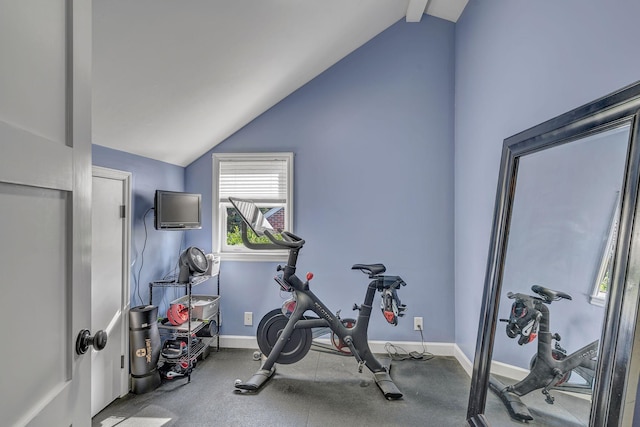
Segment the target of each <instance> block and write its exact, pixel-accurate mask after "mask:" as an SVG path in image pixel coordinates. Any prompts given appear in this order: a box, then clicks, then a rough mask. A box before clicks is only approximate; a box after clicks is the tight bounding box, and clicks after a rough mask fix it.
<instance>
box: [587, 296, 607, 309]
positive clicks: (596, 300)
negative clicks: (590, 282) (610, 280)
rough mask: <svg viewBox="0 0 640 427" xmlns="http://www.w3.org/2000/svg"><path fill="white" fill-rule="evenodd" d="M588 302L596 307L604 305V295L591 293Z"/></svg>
mask: <svg viewBox="0 0 640 427" xmlns="http://www.w3.org/2000/svg"><path fill="white" fill-rule="evenodd" d="M589 302H590V303H591V304H592V305H597V306H598V307H604V305H605V298H604V297H600V296H595V295H592V296H591V297H589Z"/></svg>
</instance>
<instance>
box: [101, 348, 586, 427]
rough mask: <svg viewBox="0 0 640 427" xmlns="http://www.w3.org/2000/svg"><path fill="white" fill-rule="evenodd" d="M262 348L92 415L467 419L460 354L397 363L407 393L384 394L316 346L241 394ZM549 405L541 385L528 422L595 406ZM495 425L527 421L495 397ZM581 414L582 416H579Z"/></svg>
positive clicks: (386, 422)
mask: <svg viewBox="0 0 640 427" xmlns="http://www.w3.org/2000/svg"><path fill="white" fill-rule="evenodd" d="M252 356H253V350H243V349H221V350H220V351H218V352H216V351H213V350H212V351H211V352H210V353H209V355H208V357H207V358H206V359H205V360H202V361H199V362H198V364H197V366H196V368H195V370H194V371H193V373H192V375H191V382H187V381H186V379H174V380H172V381H164V382H163V383H162V385H161V386H160V387H158V388H157V389H156V390H154V391H151V392H149V393H145V394H141V395H135V394H132V393H130V394H129V395H127V396H125V397H124V398H121V399H117V400H116V401H114V402H113V403H112V404H111V405H109V406H108V407H107V408H105V409H104V410H103V411H102V412H100V413H99V414H98V415H96V416H95V417H94V419H93V426H99V427H115V426H118V427H161V426H162V427H169V426H186V427H190V426H240V427H243V426H265V427H266V426H278V427H287V426H292V427H294V426H295V427H300V426H307V427H314V426H318V427H320V426H322V427H324V426H338V425H345V426H350V427H359V426H363V427H364V426H367V427H368V426H427V427H431V426H434V427H449V426H463V425H466V422H465V419H466V412H467V403H468V400H469V388H470V384H471V380H470V378H469V376H468V375H467V374H466V373H465V371H464V370H463V369H462V367H461V366H460V364H459V363H458V362H457V361H456V360H455V358H453V357H441V356H439V357H433V358H431V359H429V360H415V359H408V360H394V361H393V363H392V365H391V377H392V378H393V380H394V382H395V383H396V385H397V386H398V388H399V389H400V390H401V391H402V392H403V393H404V396H403V398H402V399H400V400H395V401H388V400H386V399H385V398H384V396H383V395H382V393H381V392H380V390H379V389H378V387H377V385H376V383H375V382H374V380H373V375H372V374H371V372H369V371H368V370H367V369H366V368H364V370H363V372H362V373H358V368H357V363H356V361H355V359H354V358H353V357H351V356H341V355H336V354H332V353H327V352H325V351H313V350H312V351H310V352H309V354H307V355H306V356H305V357H304V358H303V359H302V360H301V361H299V362H297V363H294V364H290V365H277V371H276V374H275V375H274V376H273V377H272V378H271V379H270V380H269V381H267V383H266V384H265V385H264V386H263V387H262V389H261V390H260V391H259V392H258V393H254V394H241V393H237V392H236V391H235V388H234V381H235V379H236V378H240V379H242V380H247V379H249V377H251V375H252V374H253V373H254V372H255V371H256V370H258V369H259V367H260V362H259V361H254V360H253V357H252ZM555 395H556V404H554V405H548V404H546V403H545V402H544V396H542V395H541V394H540V392H539V391H537V392H532V393H530V394H529V395H527V396H524V397H523V398H522V400H523V402H525V403H526V404H527V406H528V407H529V410H530V411H531V413H532V415H533V416H534V417H535V419H534V420H533V421H531V422H529V423H527V424H525V425H527V426H528V427H534V426H563V427H573V426H584V425H587V424H588V418H589V403H588V401H585V400H583V399H577V398H574V397H572V396H566V395H563V394H562V393H555ZM485 413H486V414H487V416H488V418H489V420H490V422H491V425H492V427H503V426H504V427H511V426H521V425H523V423H521V422H517V421H513V420H512V419H511V418H510V417H509V415H508V412H507V411H506V409H505V407H504V405H503V404H502V402H501V401H500V399H499V398H498V397H497V396H496V395H495V394H493V393H492V392H489V393H488V396H487V406H486V411H485ZM576 414H577V415H576Z"/></svg>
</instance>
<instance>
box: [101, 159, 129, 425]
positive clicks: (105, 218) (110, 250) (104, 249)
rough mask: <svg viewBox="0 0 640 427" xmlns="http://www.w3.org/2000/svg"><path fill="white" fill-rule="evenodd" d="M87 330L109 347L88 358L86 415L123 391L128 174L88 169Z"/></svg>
mask: <svg viewBox="0 0 640 427" xmlns="http://www.w3.org/2000/svg"><path fill="white" fill-rule="evenodd" d="M92 182H93V186H92V187H93V191H92V203H91V206H92V209H91V224H92V232H91V236H92V237H91V239H92V243H91V252H92V257H91V258H92V262H91V329H92V330H98V329H101V328H104V327H105V326H106V329H105V331H106V332H107V334H108V335H109V346H107V347H106V348H105V349H104V350H102V351H95V350H94V351H92V353H91V416H92V417H93V416H94V415H96V414H97V413H98V412H100V411H101V410H102V409H104V408H105V407H106V406H107V405H108V404H110V403H111V402H113V401H114V400H115V399H117V398H118V397H121V396H124V395H126V394H127V393H128V392H129V381H128V380H129V361H128V356H129V354H128V351H126V349H127V341H128V340H127V337H128V334H127V330H128V329H129V326H128V318H127V313H128V309H129V271H130V270H129V250H128V248H129V230H130V217H131V215H130V212H129V206H130V205H131V204H130V199H131V196H130V194H131V193H130V182H131V174H130V173H127V172H121V171H116V170H113V169H105V168H100V167H96V166H94V167H93V180H92Z"/></svg>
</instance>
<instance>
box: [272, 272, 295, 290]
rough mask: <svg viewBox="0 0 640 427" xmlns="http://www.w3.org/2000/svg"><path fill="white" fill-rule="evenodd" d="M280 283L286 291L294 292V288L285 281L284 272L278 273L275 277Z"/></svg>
mask: <svg viewBox="0 0 640 427" xmlns="http://www.w3.org/2000/svg"><path fill="white" fill-rule="evenodd" d="M273 280H275V281H276V283H277V284H278V285H280V289H282V290H283V291H285V292H292V291H293V288H292V287H291V285H289V284H288V283H287V282H285V280H284V278H283V275H282V274H276V275H275V276H274V278H273Z"/></svg>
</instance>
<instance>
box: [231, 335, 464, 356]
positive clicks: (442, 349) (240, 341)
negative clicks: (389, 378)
mask: <svg viewBox="0 0 640 427" xmlns="http://www.w3.org/2000/svg"><path fill="white" fill-rule="evenodd" d="M314 341H317V342H319V343H322V344H330V342H329V339H328V338H319V339H316V340H314ZM387 344H390V345H393V346H394V347H395V350H396V351H397V352H398V353H409V352H413V351H417V352H420V353H421V352H423V351H427V352H428V353H431V354H433V355H435V356H454V355H455V354H454V348H455V347H456V346H455V344H451V343H440V342H428V343H424V348H423V345H422V343H421V342H417V341H396V342H389V341H369V348H371V351H373V352H374V353H380V354H381V353H386V352H387V350H386V346H387ZM220 347H222V348H249V349H256V350H257V349H258V341H257V340H256V338H255V337H247V336H242V335H220Z"/></svg>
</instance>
